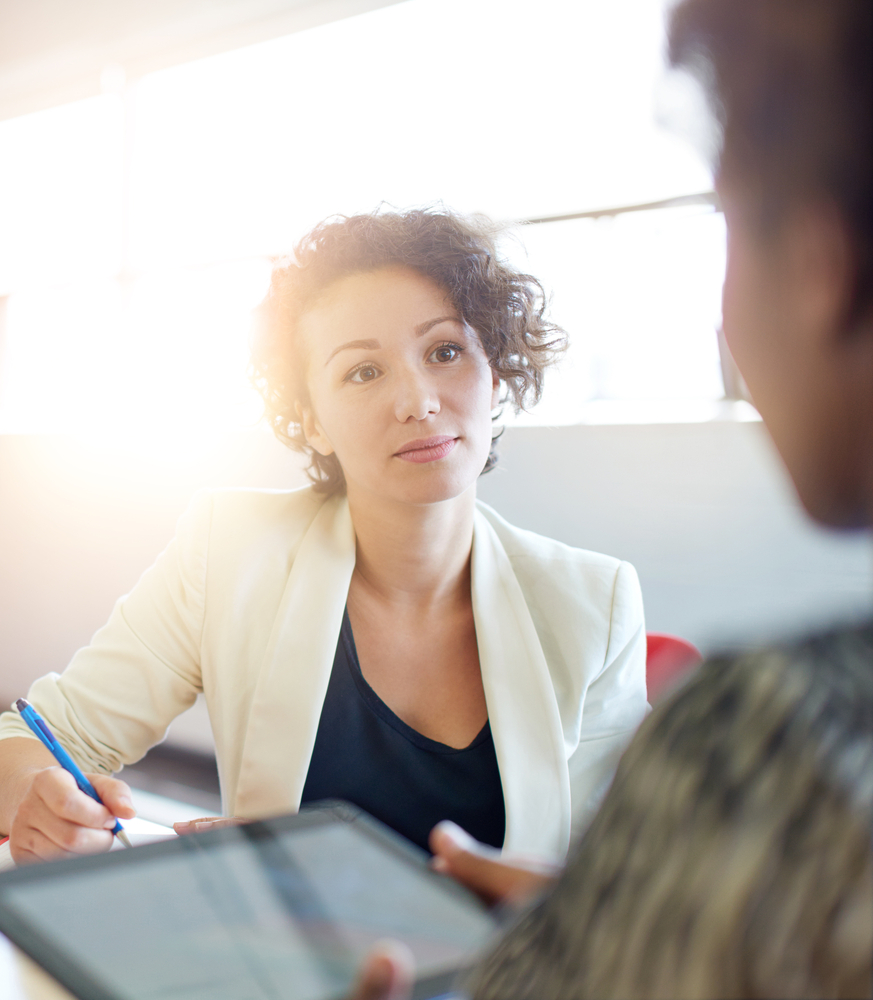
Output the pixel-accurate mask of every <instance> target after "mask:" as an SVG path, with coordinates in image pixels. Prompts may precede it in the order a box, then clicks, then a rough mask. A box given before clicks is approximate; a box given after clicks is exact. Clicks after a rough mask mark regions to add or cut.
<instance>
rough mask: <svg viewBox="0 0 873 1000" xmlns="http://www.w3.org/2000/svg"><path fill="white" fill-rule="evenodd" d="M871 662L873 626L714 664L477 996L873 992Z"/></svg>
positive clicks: (660, 714) (699, 997) (677, 706)
mask: <svg viewBox="0 0 873 1000" xmlns="http://www.w3.org/2000/svg"><path fill="white" fill-rule="evenodd" d="M871 662H873V628H866V629H859V630H858V631H856V632H842V633H836V634H833V635H829V636H823V637H819V638H816V639H813V640H809V641H806V642H804V643H802V644H799V645H797V646H794V647H784V648H781V649H774V650H770V651H768V652H765V653H753V654H748V655H746V656H744V657H742V658H739V659H735V660H730V659H724V658H722V659H713V660H710V661H709V662H708V663H707V664H706V665H705V666H704V667H703V668H702V669H701V671H700V672H698V673H697V674H696V675H694V676H693V677H692V678H691V679H690V680H689V681H688V683H687V684H686V685H685V687H684V688H683V689H681V690H680V691H679V692H677V694H676V695H675V696H674V697H673V698H672V699H670V700H669V701H667V702H663V703H661V704H660V705H658V706H657V707H656V708H655V710H654V711H653V712H652V714H651V715H650V716H649V718H648V719H647V720H646V721H645V722H644V723H643V724H642V726H641V727H640V729H639V731H638V733H637V735H636V736H635V738H634V740H633V741H632V742H631V744H630V746H629V748H628V749H627V751H626V752H625V754H624V756H623V757H622V760H621V763H620V765H619V768H618V771H617V773H616V777H615V780H614V782H613V784H612V787H611V788H610V790H609V792H608V794H607V797H606V799H605V801H604V804H603V806H602V808H601V810H600V812H599V813H598V815H597V817H596V818H595V820H594V822H593V823H592V825H591V827H590V828H589V830H588V832H587V833H586V834H585V836H584V837H583V839H582V841H581V843H580V846H579V849H578V851H577V853H576V854H575V856H574V857H573V859H572V860H571V862H570V864H569V866H568V868H567V871H566V872H565V874H564V876H563V877H562V879H561V880H560V882H559V883H558V885H557V887H556V889H555V891H554V893H553V894H552V895H551V896H550V897H549V898H547V899H546V900H545V901H544V902H542V903H541V904H539V906H538V907H536V908H535V909H534V910H533V911H531V913H530V914H528V915H527V916H525V917H524V918H522V920H521V921H520V922H519V923H518V924H517V925H516V927H515V928H514V929H512V930H511V931H510V932H509V934H508V935H507V936H506V937H505V938H504V939H503V940H502V941H501V942H500V943H499V944H498V945H497V947H496V948H495V949H494V951H493V953H492V954H491V955H490V956H489V957H488V958H487V959H486V960H485V962H484V964H483V965H482V966H481V967H480V969H479V971H478V973H477V974H476V978H475V982H474V989H473V990H472V994H473V996H474V997H475V1000H498V998H499V1000H521V998H530V997H535V996H536V997H573V998H574V1000H585V998H591V1000H594V998H597V1000H609V998H628V997H662V998H673V1000H680V998H695V1000H703V998H723V997H734V998H739V997H747V998H752V997H771V998H772V997H857V996H869V995H870V991H871V986H873V982H871V973H873V966H871V962H873V873H871V838H873V671H871V669H870V664H871Z"/></svg>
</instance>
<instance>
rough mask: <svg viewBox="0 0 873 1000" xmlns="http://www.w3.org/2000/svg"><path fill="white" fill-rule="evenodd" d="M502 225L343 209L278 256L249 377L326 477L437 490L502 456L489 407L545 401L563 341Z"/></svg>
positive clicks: (331, 485) (443, 214)
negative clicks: (514, 257) (511, 256)
mask: <svg viewBox="0 0 873 1000" xmlns="http://www.w3.org/2000/svg"><path fill="white" fill-rule="evenodd" d="M495 232H496V230H495V227H493V226H492V225H490V224H486V223H485V222H483V221H473V220H470V219H466V218H462V217H461V216H458V215H456V214H454V213H451V212H448V211H445V210H412V211H406V212H386V211H379V212H374V213H371V214H368V215H356V216H351V217H340V218H338V219H334V220H328V221H327V222H324V223H322V224H321V225H319V226H317V227H316V228H315V229H314V230H313V231H312V232H311V233H309V234H308V235H307V236H305V237H304V238H303V239H302V240H301V241H300V242H299V243H298V245H297V247H296V248H295V251H294V255H293V258H292V259H291V260H290V261H286V262H282V263H280V264H279V265H277V266H276V267H275V268H274V270H273V276H272V282H271V287H270V291H269V293H268V295H267V297H266V299H265V301H264V303H263V304H262V305H261V307H260V310H259V320H260V322H259V335H258V339H257V342H256V348H255V352H254V357H253V371H254V378H255V381H256V384H257V385H258V388H259V389H260V391H261V394H262V396H263V398H264V402H265V406H266V410H267V415H268V419H269V421H270V424H271V425H272V428H273V431H274V432H275V434H276V435H277V437H278V438H279V439H280V440H282V441H283V442H285V443H286V444H288V445H290V446H291V447H293V448H296V449H299V450H301V451H303V452H304V453H306V454H307V456H308V457H309V459H310V466H309V475H310V478H311V479H312V481H313V483H314V484H315V486H316V488H318V489H320V490H323V491H324V492H327V493H333V492H336V491H338V490H341V489H343V488H346V487H347V486H348V485H349V483H350V482H355V483H356V484H358V485H361V486H363V487H364V488H373V487H374V486H375V485H376V484H379V486H380V488H381V487H384V488H386V489H389V490H395V491H398V492H396V495H397V496H400V497H401V498H403V499H406V500H410V501H412V502H431V501H435V500H439V499H445V498H449V497H450V496H452V495H457V493H458V492H462V491H463V490H464V489H467V488H469V486H471V485H472V484H473V483H474V482H475V480H476V478H477V477H478V476H479V474H480V473H481V472H483V471H487V470H488V469H489V468H491V467H492V466H493V464H494V463H495V461H496V454H495V450H494V440H495V439H496V435H495V434H494V432H493V431H492V427H493V423H492V414H493V411H494V410H495V408H499V405H500V403H502V402H508V403H510V404H511V405H513V406H515V407H522V406H526V405H531V404H533V403H535V402H536V401H537V400H538V399H539V397H540V393H541V392H542V383H543V373H544V369H545V367H546V366H547V365H548V364H549V363H550V362H551V361H552V360H553V359H554V357H555V356H556V354H557V353H558V352H559V351H560V350H561V349H562V347H563V344H564V334H563V331H561V330H560V329H559V328H557V327H555V326H554V325H552V324H550V323H549V322H547V321H546V319H545V318H544V309H545V301H544V296H543V292H542V288H541V286H540V284H539V282H538V281H536V279H534V278H532V277H531V276H530V275H527V274H523V273H521V272H519V271H517V270H515V269H514V268H512V267H510V266H509V265H508V264H507V263H506V262H504V261H503V260H502V259H501V257H500V255H499V253H498V251H497V248H496V246H495V240H494V237H495ZM415 444H418V445H419V446H420V447H418V448H413V449H411V450H410V445H415ZM421 446H423V447H421ZM428 446H430V447H428Z"/></svg>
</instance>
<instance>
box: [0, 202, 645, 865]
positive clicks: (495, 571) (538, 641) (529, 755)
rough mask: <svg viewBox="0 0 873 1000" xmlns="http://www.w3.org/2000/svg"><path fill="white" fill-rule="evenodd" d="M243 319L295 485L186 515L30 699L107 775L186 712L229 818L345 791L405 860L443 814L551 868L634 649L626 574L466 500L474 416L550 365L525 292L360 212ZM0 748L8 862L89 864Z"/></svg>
mask: <svg viewBox="0 0 873 1000" xmlns="http://www.w3.org/2000/svg"><path fill="white" fill-rule="evenodd" d="M261 315H262V321H263V322H262V337H261V340H260V346H259V349H258V352H257V358H256V361H255V374H256V378H257V380H258V383H259V385H260V387H261V389H262V392H263V394H264V397H265V400H266V403H267V408H268V413H269V414H270V419H271V421H272V424H273V427H274V430H275V431H276V432H277V433H278V434H279V436H280V437H281V438H282V439H283V440H285V441H286V442H288V443H290V444H292V445H294V446H296V447H299V448H301V449H303V450H304V451H305V452H306V453H307V454H308V455H309V456H310V458H311V466H310V475H311V478H312V479H313V483H314V485H313V486H312V487H311V488H308V489H304V490H299V491H293V492H287V493H285V492H267V491H215V492H213V493H210V494H208V495H204V496H201V497H199V498H198V499H197V500H196V501H195V503H194V504H193V505H192V507H191V509H190V510H189V512H188V513H187V515H186V516H185V518H184V519H183V521H182V522H181V524H180V528H179V533H178V535H177V538H176V540H175V541H174V542H173V543H172V545H171V546H170V548H169V549H168V550H167V551H166V552H165V553H164V554H163V555H162V556H161V557H160V558H159V560H158V562H157V563H156V565H155V566H154V567H153V568H152V569H151V570H149V571H148V572H147V573H146V574H145V575H144V577H143V578H142V580H141V581H140V582H139V584H138V585H137V586H136V588H135V589H134V591H133V592H132V593H131V594H130V595H128V597H126V598H124V599H122V601H121V602H119V604H118V606H117V607H116V609H115V611H114V613H113V616H112V618H111V619H110V621H109V623H108V625H107V626H106V627H105V628H104V629H103V630H102V631H101V632H99V633H98V634H97V635H96V636H95V638H94V641H93V643H92V645H91V646H90V647H88V648H87V649H85V650H82V651H80V653H78V654H77V655H76V657H75V658H74V660H73V662H72V663H71V665H70V667H69V668H68V669H67V671H66V672H65V674H64V675H62V676H61V677H57V676H55V675H50V676H49V677H46V678H43V679H41V680H40V681H37V682H36V683H35V684H34V686H33V688H32V689H31V693H30V694H29V695H28V698H29V699H30V700H31V701H32V702H33V703H34V704H35V705H36V707H37V708H38V709H39V710H40V711H41V712H42V713H43V714H44V715H45V717H46V718H47V720H48V722H49V724H50V725H51V726H52V728H53V729H54V730H55V731H56V733H57V735H58V737H59V738H60V740H61V741H62V742H63V743H64V744H65V745H66V746H67V749H68V750H69V751H70V752H71V753H72V754H73V755H74V756H75V757H77V759H78V760H79V762H80V763H81V764H82V765H83V766H85V767H86V769H88V770H90V771H92V772H97V773H98V774H102V775H106V774H107V773H108V772H111V771H117V770H119V769H120V768H121V767H122V766H123V765H124V764H125V763H130V762H132V761H135V760H137V759H139V758H140V757H141V756H142V755H143V754H144V753H145V752H146V751H147V750H148V748H149V747H150V746H152V745H153V744H154V743H156V742H158V741H159V740H160V739H161V738H162V737H163V735H164V733H165V731H166V727H167V725H168V724H169V722H170V721H171V719H172V718H173V717H174V716H175V715H176V714H178V713H179V712H180V711H182V710H183V709H184V708H186V707H188V705H190V704H191V703H192V701H193V700H194V698H195V697H196V695H197V693H198V691H200V690H202V691H203V692H204V694H205V697H206V701H207V704H208V706H209V713H210V718H211V721H212V727H213V733H214V736H215V741H216V751H217V758H218V767H219V774H220V777H221V783H222V794H223V799H224V808H225V812H226V813H228V814H232V815H237V816H242V817H255V816H263V815H267V814H271V813H280V812H286V811H290V810H294V809H296V808H298V806H299V805H300V804H301V803H302V802H306V801H311V800H314V799H318V798H322V797H325V796H336V795H341V796H343V797H345V798H349V799H351V800H352V801H355V802H357V803H358V804H360V805H361V806H363V807H364V808H366V809H368V810H369V811H371V812H373V813H374V814H375V815H377V816H379V817H380V818H382V819H384V820H385V821H386V822H388V823H390V824H391V825H392V826H394V827H395V828H396V829H398V830H400V832H402V833H404V834H405V835H407V836H409V837H410V838H411V839H412V840H414V841H416V842H418V843H419V844H422V845H425V844H426V839H427V834H428V831H429V829H430V827H431V826H432V825H433V824H434V823H435V822H437V821H438V820H441V819H443V818H446V817H448V818H451V819H454V820H455V821H456V822H459V823H460V824H462V825H464V826H467V827H469V828H470V829H471V832H472V833H473V834H474V836H476V837H477V838H478V839H480V840H484V841H486V842H489V843H491V844H493V845H495V846H498V847H502V848H503V850H504V851H505V852H507V853H508V854H522V855H526V856H531V857H534V858H540V859H545V860H555V859H560V858H561V857H563V855H564V853H565V852H566V850H567V846H568V844H569V842H570V837H571V830H573V829H575V830H581V828H582V827H583V826H584V825H585V824H586V822H587V820H588V818H589V817H590V815H591V813H592V810H593V809H594V808H595V806H596V803H597V802H598V801H599V799H600V797H601V796H602V794H603V792H604V791H605V788H606V786H607V784H608V782H609V780H610V778H611V775H612V772H613V769H614V767H615V764H616V762H617V758H618V755H619V754H620V752H621V750H622V749H623V747H624V745H625V743H626V742H627V740H628V739H629V737H630V735H631V733H632V732H633V731H634V729H635V728H636V726H637V725H638V723H639V722H640V721H641V719H642V717H643V715H644V713H645V711H646V702H645V679H644V658H645V636H644V631H643V619H642V608H641V601H640V595H639V588H638V584H637V581H636V576H635V574H634V572H633V569H632V568H631V567H629V566H628V565H627V564H625V563H620V562H619V561H618V560H615V559H610V558H608V557H606V556H600V555H596V554H593V553H590V552H583V551H581V550H577V549H571V548H569V547H567V546H565V545H562V544H560V543H558V542H554V541H551V540H549V539H545V538H542V537H540V536H537V535H534V534H532V533H530V532H526V531H521V530H519V529H517V528H513V527H512V526H510V525H508V524H506V522H504V521H503V520H502V519H501V518H500V517H498V516H497V515H496V514H495V513H494V512H493V511H491V510H489V509H488V508H487V507H485V506H484V505H482V504H477V502H476V499H475V488H476V480H477V478H478V476H479V475H480V473H481V472H482V471H483V470H484V469H487V468H489V467H490V466H491V465H493V463H494V461H495V458H494V454H493V443H494V442H493V432H492V420H491V414H492V411H493V410H494V409H495V408H496V407H497V406H498V405H499V403H500V401H501V397H502V395H505V396H506V398H507V399H508V400H510V401H511V402H512V403H513V404H514V405H516V406H520V405H522V404H523V403H524V402H526V401H527V400H531V401H535V400H536V399H537V398H538V396H539V393H540V390H541V380H542V373H543V369H544V367H545V365H546V364H547V363H548V361H549V360H550V359H551V358H552V357H553V356H554V353H555V351H556V349H557V348H558V347H559V346H560V341H561V336H560V331H558V330H556V328H554V327H552V326H550V325H549V324H547V323H546V322H545V321H544V320H543V306H542V296H541V289H540V287H539V285H538V283H537V282H536V281H534V279H532V278H530V277H528V276H526V275H522V274H519V273H517V272H515V271H513V270H512V269H511V268H509V267H507V266H506V265H505V264H503V263H501V262H500V260H499V258H498V256H497V253H496V250H495V247H494V245H493V242H492V240H491V238H490V237H489V236H488V234H487V233H486V232H485V231H484V230H483V229H482V228H480V227H475V226H473V225H472V224H470V223H468V222H465V221H463V220H461V219H459V218H458V217H456V216H453V215H451V214H449V213H447V212H430V211H413V212H407V213H377V214H374V215H368V216H357V217H353V218H348V219H343V220H340V221H337V222H332V223H327V224H324V225H322V226H319V227H318V228H317V229H316V230H315V231H314V232H313V233H311V234H310V235H309V236H308V237H307V238H306V239H304V240H303V241H302V242H301V243H300V244H299V245H298V247H297V249H296V253H295V259H294V261H293V262H290V263H288V264H286V265H282V266H279V267H278V268H277V269H276V270H275V272H274V275H273V281H272V286H271V291H270V294H269V296H268V298H267V300H266V302H265V304H264V306H263V308H262V310H261ZM0 735H2V736H4V737H7V738H8V739H7V740H6V741H4V742H0V787H2V788H3V790H4V794H3V796H2V803H0V828H2V829H3V830H6V831H11V844H12V852H13V856H14V857H15V858H16V860H27V859H30V858H34V857H48V856H53V855H54V854H57V853H58V852H59V851H78V850H94V849H104V848H105V847H107V846H108V842H109V841H108V838H107V834H106V832H105V831H104V830H103V829H98V828H102V827H103V826H104V825H105V823H106V822H107V821H108V819H109V817H108V813H106V812H101V811H100V809H99V807H98V806H96V804H94V803H93V802H91V801H90V800H86V801H82V799H83V798H84V797H83V796H80V795H77V794H75V793H74V792H73V791H72V790H70V789H69V788H68V783H66V779H65V777H64V775H63V774H59V773H58V771H57V769H56V768H52V767H51V764H52V763H53V762H51V761H49V760H46V758H45V753H44V752H42V748H41V747H40V746H38V745H36V744H34V742H33V741H32V740H31V741H28V740H25V739H22V737H23V736H24V732H23V730H22V727H21V724H20V722H19V721H18V720H17V719H16V718H14V717H9V716H7V717H6V718H5V719H4V721H3V728H2V730H0ZM95 785H98V791H99V792H100V794H101V795H102V796H103V797H104V800H105V802H106V804H107V806H108V807H109V810H110V811H112V812H113V813H115V814H117V815H118V816H120V817H121V818H124V816H125V815H129V814H130V810H129V808H128V807H126V806H125V803H124V802H123V798H122V797H123V795H124V794H125V786H123V784H121V783H117V782H112V781H111V780H110V779H108V778H106V777H103V778H102V779H101V781H100V783H99V784H98V782H97V781H95Z"/></svg>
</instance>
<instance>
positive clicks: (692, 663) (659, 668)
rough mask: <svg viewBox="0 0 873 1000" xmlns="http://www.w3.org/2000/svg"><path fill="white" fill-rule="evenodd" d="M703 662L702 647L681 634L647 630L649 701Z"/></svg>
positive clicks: (656, 698)
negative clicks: (681, 637) (680, 635)
mask: <svg viewBox="0 0 873 1000" xmlns="http://www.w3.org/2000/svg"><path fill="white" fill-rule="evenodd" d="M702 662H703V657H702V656H701V655H700V650H699V649H698V648H697V647H696V646H695V645H693V644H692V643H690V642H688V640H687V639H680V638H679V636H677V635H665V634H664V633H662V632H647V633H646V687H647V688H648V692H649V701H650V702H653V703H654V702H655V701H657V700H658V698H659V697H660V696H661V695H663V694H665V693H666V691H667V690H668V689H669V688H671V687H672V686H673V685H674V684H675V683H676V681H677V680H678V679H679V678H680V677H681V676H682V675H683V674H687V673H688V671H689V670H692V669H693V668H694V667H696V666H697V665H698V664H699V663H702Z"/></svg>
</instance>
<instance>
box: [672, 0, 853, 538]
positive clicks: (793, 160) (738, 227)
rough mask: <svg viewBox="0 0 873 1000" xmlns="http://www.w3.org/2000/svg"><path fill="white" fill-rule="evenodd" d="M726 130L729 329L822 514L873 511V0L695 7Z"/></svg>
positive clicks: (700, 59) (680, 12) (683, 61)
mask: <svg viewBox="0 0 873 1000" xmlns="http://www.w3.org/2000/svg"><path fill="white" fill-rule="evenodd" d="M669 55H670V59H671V62H672V63H673V65H674V66H677V67H680V68H684V69H686V70H689V71H690V72H691V73H692V74H693V75H694V76H696V78H697V79H698V80H699V81H700V82H701V83H702V84H703V86H704V88H705V89H706V90H707V92H708V94H709V97H710V106H711V108H712V110H713V113H714V115H715V117H716V119H717V120H718V123H719V125H720V127H721V135H722V143H721V152H720V157H719V162H718V164H717V186H718V190H719V193H720V195H721V198H722V202H723V204H724V208H725V217H726V220H727V224H728V269H727V277H726V282H725V290H724V332H725V336H726V338H727V340H728V343H729V345H730V348H731V351H732V353H733V354H734V357H735V359H736V361H737V363H738V365H739V367H740V369H741V371H742V372H743V375H744V377H745V379H746V382H747V383H748V386H749V389H750V392H751V395H752V399H753V401H754V402H755V404H756V405H757V407H758V409H759V410H760V412H761V415H762V416H763V417H764V420H765V422H766V423H767V425H768V428H769V430H770V432H771V434H772V435H773V438H774V441H775V442H776V445H777V447H778V448H779V450H780V452H781V454H782V457H783V459H784V461H785V463H786V465H787V467H788V470H789V472H790V473H791V475H792V477H793V479H794V481H795V484H796V486H797V488H798V492H799V494H800V497H801V499H802V500H803V502H804V504H805V505H806V507H807V509H808V510H809V511H810V513H811V514H812V515H813V516H815V517H817V518H818V519H819V520H822V521H824V522H826V523H830V524H834V525H847V526H855V525H861V524H866V523H869V522H870V521H871V518H873V3H871V2H870V0H684V2H682V3H680V4H679V5H678V6H677V7H676V8H675V9H674V11H673V13H672V16H671V23H670V39H669Z"/></svg>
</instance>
